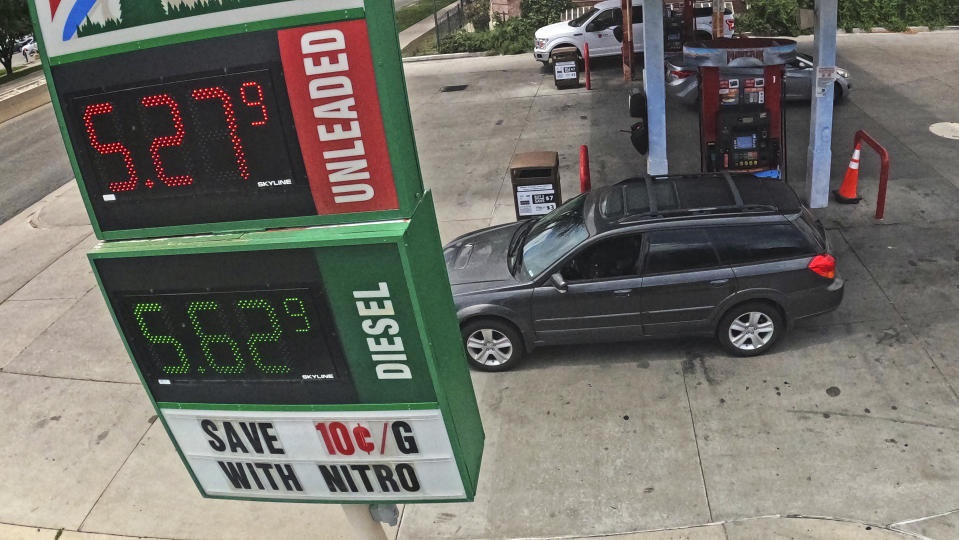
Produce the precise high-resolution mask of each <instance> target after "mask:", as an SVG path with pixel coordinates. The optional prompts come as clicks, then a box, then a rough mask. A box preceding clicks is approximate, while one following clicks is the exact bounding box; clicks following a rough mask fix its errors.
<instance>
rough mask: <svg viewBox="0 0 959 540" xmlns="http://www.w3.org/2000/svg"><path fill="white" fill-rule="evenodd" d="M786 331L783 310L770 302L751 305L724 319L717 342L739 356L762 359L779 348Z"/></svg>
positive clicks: (718, 332)
mask: <svg viewBox="0 0 959 540" xmlns="http://www.w3.org/2000/svg"><path fill="white" fill-rule="evenodd" d="M785 331H786V324H785V321H783V316H782V315H781V314H780V313H779V309H777V308H776V306H774V305H773V304H770V303H767V302H748V303H745V304H741V305H738V306H736V307H734V308H732V309H730V310H729V311H727V312H726V314H725V315H723V318H722V319H721V320H720V321H719V326H718V327H717V329H716V338H717V339H718V340H719V343H720V344H722V346H723V348H725V349H726V350H727V351H728V352H729V353H731V354H734V355H736V356H758V355H760V354H763V353H765V352H766V351H768V350H769V349H771V348H772V347H773V345H775V344H776V341H778V340H779V336H781V335H782V334H783V333H785Z"/></svg>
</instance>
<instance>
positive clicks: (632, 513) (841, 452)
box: [0, 33, 959, 540]
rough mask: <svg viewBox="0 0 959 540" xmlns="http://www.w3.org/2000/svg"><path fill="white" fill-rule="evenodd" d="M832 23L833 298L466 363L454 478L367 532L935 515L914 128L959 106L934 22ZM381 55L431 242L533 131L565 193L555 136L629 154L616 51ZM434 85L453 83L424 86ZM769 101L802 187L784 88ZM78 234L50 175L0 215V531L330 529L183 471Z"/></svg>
mask: <svg viewBox="0 0 959 540" xmlns="http://www.w3.org/2000/svg"><path fill="white" fill-rule="evenodd" d="M839 47H840V50H839V57H840V62H841V65H843V66H844V67H847V68H849V69H850V70H851V71H852V72H853V77H854V84H855V85H856V86H855V87H854V91H853V93H852V95H851V97H850V99H849V101H847V102H846V103H844V104H843V105H841V106H840V107H838V108H837V111H836V119H837V122H836V124H837V132H836V134H835V136H834V147H833V152H834V156H835V163H834V167H833V170H834V178H835V181H836V182H837V183H838V181H839V179H840V178H841V176H842V174H841V173H842V172H843V171H844V170H845V164H846V161H847V160H848V158H847V156H848V154H849V152H850V151H851V144H852V133H853V132H854V131H855V130H857V129H861V128H865V129H867V130H868V131H869V132H870V133H872V134H873V135H874V136H875V137H876V138H877V139H879V140H880V142H882V143H883V144H885V145H886V146H887V147H888V148H889V150H890V152H891V153H892V156H893V157H892V160H893V161H892V162H893V177H892V180H891V184H890V194H889V201H888V203H887V212H886V215H887V219H886V220H885V221H884V222H879V223H877V222H875V221H874V220H872V219H871V217H870V216H871V212H872V205H873V204H874V202H875V178H876V176H877V168H878V167H877V161H878V160H876V159H875V158H874V156H871V155H869V154H868V153H865V152H864V157H863V167H862V171H861V173H862V174H861V181H860V192H861V194H862V195H863V196H864V197H865V199H866V200H865V202H864V203H863V204H861V205H859V206H856V207H847V206H844V207H838V206H831V207H830V208H827V209H823V210H822V211H820V212H818V213H819V214H820V216H821V217H822V218H823V219H824V221H825V222H826V223H827V224H828V226H829V229H830V230H829V235H830V238H831V240H832V242H833V245H834V246H835V251H836V255H837V257H838V259H839V265H840V271H841V272H842V274H843V275H844V277H846V279H847V280H848V285H847V286H848V291H847V296H846V299H845V301H844V303H843V305H842V307H841V308H840V309H839V310H838V311H836V312H834V313H832V314H830V315H828V316H825V317H820V318H817V319H812V320H809V321H806V322H804V323H803V324H801V325H799V326H798V327H797V328H795V329H793V332H791V334H789V335H788V336H786V339H785V340H784V341H782V342H781V343H780V344H779V346H778V347H777V349H776V350H775V351H773V352H772V353H771V354H768V355H765V356H762V357H759V358H754V359H745V360H744V359H735V358H730V357H727V356H726V355H725V354H723V353H722V352H721V350H720V349H719V347H718V346H717V345H716V344H714V343H713V342H712V341H711V340H701V339H699V340H670V341H653V342H643V343H628V344H616V345H608V346H602V347H597V346H579V347H567V348H563V349H555V348H543V349H539V350H537V351H535V352H534V353H533V354H532V355H531V356H530V357H529V358H528V360H527V362H526V363H525V364H524V365H523V366H521V368H520V369H519V370H517V371H515V372H509V373H501V374H490V373H475V374H473V380H474V386H475V388H476V394H477V399H478V400H479V403H480V408H481V413H482V415H483V421H484V426H485V430H486V436H487V440H486V450H485V455H484V463H483V473H482V474H481V478H480V488H479V492H478V493H477V499H476V501H475V502H474V503H469V504H466V503H464V504H444V505H415V506H414V505H408V506H406V507H405V508H404V510H403V515H402V520H401V523H400V526H399V527H397V528H392V529H391V530H390V534H391V536H395V537H396V538H398V539H399V540H427V539H434V538H435V539H440V538H442V539H467V538H468V539H475V538H559V537H561V538H575V537H587V536H597V535H602V536H608V535H616V536H614V537H615V538H623V539H630V540H666V539H670V540H678V539H683V538H685V539H695V540H714V539H715V540H718V539H723V540H747V539H749V540H760V539H762V540H765V539H769V538H777V537H782V538H795V539H865V538H868V539H881V540H885V539H894V538H936V539H952V538H956V537H959V534H957V532H956V531H957V527H959V517H957V516H959V514H956V513H955V512H956V510H957V509H959V444H957V443H959V397H957V392H956V389H957V388H959V358H957V356H956V353H955V351H956V350H957V346H959V338H957V337H956V336H957V335H959V333H957V332H956V329H957V327H959V325H957V320H959V278H956V276H957V275H959V240H956V239H957V238H959V219H957V217H959V216H957V214H956V210H955V209H956V207H957V204H956V203H959V173H957V172H956V171H959V152H957V150H959V141H952V140H948V139H941V140H940V138H938V137H936V136H935V135H933V134H931V133H930V132H929V130H928V124H929V123H932V122H933V121H950V120H951V121H955V116H956V115H957V114H959V111H957V109H956V106H955V105H954V104H951V103H946V102H945V99H944V96H949V95H955V94H956V90H959V88H957V87H959V70H957V69H956V68H953V69H952V70H950V69H949V68H948V67H943V66H947V65H950V64H948V63H947V61H948V60H949V59H951V58H954V57H955V52H956V47H959V34H956V33H930V34H919V35H901V36H900V35H868V36H859V35H855V36H840V38H839ZM930 51H933V53H930ZM936 51H938V52H936ZM936 55H942V57H938V56H936ZM890 62H895V63H896V65H895V66H887V65H885V63H890ZM951 65H954V64H951ZM404 68H405V70H406V73H407V85H408V88H409V92H410V100H411V106H412V113H413V119H414V124H415V128H416V136H417V143H418V149H419V155H420V161H421V166H422V169H423V173H424V179H425V181H426V183H427V185H429V186H430V187H431V188H432V189H433V190H434V196H435V198H436V201H437V207H438V212H439V219H440V227H441V232H442V234H443V237H444V239H446V240H448V239H450V238H452V237H453V236H455V235H458V234H460V233H462V232H466V231H468V230H472V229H475V228H478V227H482V226H486V225H489V224H491V223H500V222H504V221H509V220H511V219H512V215H513V209H512V202H511V195H510V192H509V189H508V186H509V184H508V177H507V174H506V167H507V164H508V163H509V159H510V157H511V156H512V154H513V153H514V152H517V151H526V150H534V149H550V150H557V151H559V152H560V156H561V163H560V165H561V169H562V171H561V174H562V178H563V189H564V194H565V195H566V196H567V197H569V196H571V195H572V194H574V193H576V192H577V191H578V181H577V173H576V171H577V167H578V163H577V158H578V148H579V145H580V144H588V145H589V146H590V153H591V158H592V160H593V162H592V176H593V182H594V185H597V186H599V185H605V184H608V183H612V182H615V181H617V180H620V179H622V178H624V177H625V176H629V175H633V174H639V173H641V172H642V169H643V167H642V160H641V159H639V156H638V155H636V154H635V152H634V151H633V150H632V147H631V146H630V144H629V140H628V137H627V135H626V134H622V133H619V131H618V130H619V129H626V128H628V126H629V123H630V122H629V119H628V118H626V117H625V115H624V109H625V92H624V89H623V86H622V83H621V82H620V78H619V74H618V71H617V64H616V63H615V62H609V63H602V62H600V65H599V66H598V69H597V73H596V78H595V79H594V88H596V90H593V91H592V92H586V91H585V90H567V91H558V90H556V89H555V88H553V85H552V81H551V78H550V76H549V74H548V73H545V72H543V71H542V70H541V69H540V67H539V65H538V64H536V63H535V62H534V61H533V60H532V59H531V57H530V56H529V55H520V56H515V57H485V58H469V59H461V60H448V61H437V62H420V63H415V64H406V65H405V66H404ZM455 84H467V85H468V86H467V88H466V89H465V90H464V91H462V92H445V93H444V92H440V88H441V87H443V86H448V85H455ZM43 111H46V114H50V112H49V107H47V108H42V109H39V110H38V111H35V112H36V113H37V114H38V115H41V114H44V113H43ZM669 115H670V116H669V118H668V120H667V125H668V126H669V128H668V129H669V133H668V137H669V139H668V142H669V145H670V146H669V152H670V154H669V157H670V161H671V163H670V166H671V170H674V171H677V172H680V171H690V170H695V169H696V168H697V165H698V155H696V152H695V150H693V148H695V147H694V146H689V144H688V143H689V142H690V141H695V137H696V135H695V133H696V130H697V124H696V120H695V114H694V112H693V111H690V110H688V109H685V108H682V107H673V106H671V107H670V109H669ZM787 115H788V121H789V122H790V123H791V128H790V132H789V141H788V142H789V146H790V147H789V152H790V156H791V157H792V156H795V157H793V158H792V159H791V160H790V176H791V178H793V179H794V182H795V183H797V184H801V179H802V173H803V169H804V163H802V161H803V159H802V158H803V156H804V155H805V146H806V139H807V138H808V124H807V123H806V122H807V121H808V106H806V105H801V104H800V105H791V106H790V107H789V109H788V112H787ZM8 124H9V123H5V124H3V126H2V128H0V129H3V130H4V131H5V130H7V129H8V127H9V126H8ZM49 138H50V139H52V141H48V142H50V143H51V144H52V146H47V147H45V148H47V149H48V151H50V152H53V150H50V149H52V148H58V150H57V151H59V152H62V151H63V150H62V146H58V145H60V142H59V138H58V136H57V137H52V136H51V137H49ZM93 242H94V239H93V238H92V234H91V230H90V227H89V223H88V221H87V218H86V215H85V213H84V210H83V207H82V203H81V202H80V198H79V194H78V191H77V188H76V186H75V185H74V184H72V183H70V184H67V185H66V186H64V187H62V188H60V189H58V190H57V191H55V192H54V193H53V194H51V195H50V196H48V197H46V198H45V199H44V200H42V201H41V202H39V203H37V204H35V205H33V206H32V207H30V208H28V209H27V210H25V211H24V212H22V213H20V214H18V215H17V216H16V217H14V218H13V219H10V220H9V221H7V222H5V223H3V224H2V225H0V253H2V256H0V353H2V354H0V389H2V391H0V410H2V411H4V412H5V414H3V415H0V433H4V434H5V436H4V437H3V438H0V470H3V471H4V475H3V476H2V478H3V480H4V482H3V485H4V488H3V489H0V538H4V539H6V538H12V539H20V538H30V539H34V538H36V539H52V538H54V537H55V536H56V535H57V533H58V530H59V529H61V528H63V529H64V533H63V534H62V535H61V536H60V538H61V539H64V538H66V539H70V540H108V539H110V538H113V539H116V538H117V537H149V538H161V539H177V540H193V539H197V540H200V539H203V540H207V539H210V540H213V539H224V540H225V539H230V540H235V539H240V538H257V539H261V538H264V539H272V538H277V539H285V538H310V537H317V538H324V539H326V538H332V539H338V538H350V537H351V535H350V532H349V530H348V529H347V528H346V523H345V520H344V519H343V517H342V514H341V512H340V511H339V509H338V508H337V507H335V506H325V505H305V504H269V503H250V502H234V501H217V500H206V499H202V498H201V497H200V496H199V495H198V494H197V492H196V489H195V487H194V486H193V484H192V482H191V481H190V479H189V475H188V474H187V472H186V470H185V469H184V467H183V465H182V464H181V463H180V461H179V459H178V457H177V456H176V453H175V451H174V450H173V446H172V444H171V443H170V442H169V440H168V438H167V436H166V434H165V433H164V432H163V429H162V427H160V425H159V423H156V422H155V421H154V420H155V417H154V416H153V414H154V413H153V411H152V409H151V408H150V407H149V400H148V399H147V397H146V394H145V393H144V391H143V390H142V388H141V387H140V385H139V383H137V382H136V380H135V376H134V374H133V369H132V367H131V365H130V363H129V360H128V359H127V358H126V355H125V352H124V351H123V348H122V346H121V345H120V342H119V338H118V336H117V334H116V330H115V329H114V328H113V325H112V322H111V321H110V319H109V315H108V314H107V311H106V307H105V305H104V303H103V301H102V297H101V296H100V293H99V291H98V290H97V289H96V288H95V283H94V281H93V279H92V275H91V274H90V271H89V270H88V269H87V267H86V262H85V260H84V252H85V250H86V249H87V248H88V247H89V246H90V245H91V244H92V243H93ZM621 533H629V534H625V535H620V534H621ZM106 535H116V536H106Z"/></svg>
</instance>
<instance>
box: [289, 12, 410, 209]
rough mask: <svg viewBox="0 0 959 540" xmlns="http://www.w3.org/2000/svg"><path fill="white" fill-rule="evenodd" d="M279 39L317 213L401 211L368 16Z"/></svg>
mask: <svg viewBox="0 0 959 540" xmlns="http://www.w3.org/2000/svg"><path fill="white" fill-rule="evenodd" d="M277 37H278V39H279V43H280V56H281V57H282V59H283V72H284V75H285V77H286V86H287V92H288V93H289V95H290V105H291V106H292V107H293V118H294V121H295V123H296V134H297V136H298V137H299V140H300V150H301V151H302V152H303V161H304V163H305V164H306V174H307V176H308V177H309V180H310V189H311V191H312V192H313V200H314V202H315V203H316V211H317V214H320V215H325V214H343V213H349V212H367V211H371V210H393V209H396V208H397V207H398V205H397V201H396V186H395V185H394V184H393V171H392V169H391V167H390V157H389V152H388V151H387V147H386V135H385V134H384V133H383V119H382V116H381V113H380V100H379V97H378V96H377V93H376V77H375V76H374V74H373V60H372V57H371V55H370V42H369V37H368V35H367V30H366V21H363V20H356V21H344V22H336V23H331V24H321V25H316V26H306V27H302V28H292V29H289V30H280V31H278V32H277Z"/></svg>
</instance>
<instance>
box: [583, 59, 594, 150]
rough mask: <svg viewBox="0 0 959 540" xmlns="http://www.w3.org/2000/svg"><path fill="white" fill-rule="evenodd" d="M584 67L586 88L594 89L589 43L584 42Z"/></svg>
mask: <svg viewBox="0 0 959 540" xmlns="http://www.w3.org/2000/svg"><path fill="white" fill-rule="evenodd" d="M583 69H584V70H585V71H586V89H587V90H592V88H590V85H589V43H584V44H583ZM584 148H585V147H584Z"/></svg>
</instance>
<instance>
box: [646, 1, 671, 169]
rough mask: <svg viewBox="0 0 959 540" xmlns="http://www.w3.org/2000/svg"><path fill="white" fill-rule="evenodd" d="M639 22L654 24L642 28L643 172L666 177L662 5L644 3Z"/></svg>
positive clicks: (660, 3)
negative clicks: (645, 130)
mask: <svg viewBox="0 0 959 540" xmlns="http://www.w3.org/2000/svg"><path fill="white" fill-rule="evenodd" d="M643 20H646V21H658V22H657V24H648V25H646V30H645V31H644V32H643V50H644V51H646V52H645V54H644V55H643V59H644V66H643V67H644V70H643V85H644V87H645V89H646V103H647V109H648V114H649V121H648V126H649V155H648V157H647V158H646V171H647V172H648V173H649V174H667V173H668V172H669V165H668V163H667V160H666V81H665V79H666V73H665V68H664V67H663V65H664V64H663V3H662V2H646V4H645V5H644V6H643Z"/></svg>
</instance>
